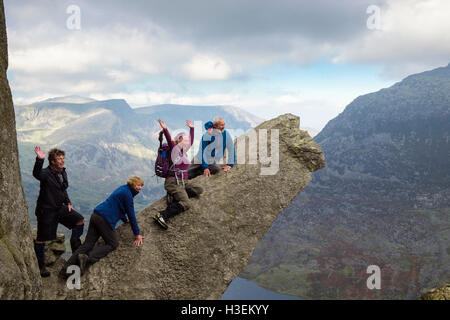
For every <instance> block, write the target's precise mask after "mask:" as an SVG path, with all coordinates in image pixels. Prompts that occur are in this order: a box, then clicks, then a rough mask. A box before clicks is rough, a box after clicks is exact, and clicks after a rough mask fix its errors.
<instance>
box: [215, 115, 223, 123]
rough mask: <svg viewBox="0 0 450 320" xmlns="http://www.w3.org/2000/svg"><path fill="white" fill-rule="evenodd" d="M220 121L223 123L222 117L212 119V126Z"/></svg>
mask: <svg viewBox="0 0 450 320" xmlns="http://www.w3.org/2000/svg"><path fill="white" fill-rule="evenodd" d="M220 121H225V120H224V119H223V118H222V117H219V116H217V117H214V119H213V123H214V124H218V123H219V122H220Z"/></svg>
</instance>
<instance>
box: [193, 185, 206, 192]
mask: <svg viewBox="0 0 450 320" xmlns="http://www.w3.org/2000/svg"><path fill="white" fill-rule="evenodd" d="M193 189H194V191H195V193H196V194H202V193H203V192H204V191H205V190H204V189H203V187H201V186H195V187H194V188H193Z"/></svg>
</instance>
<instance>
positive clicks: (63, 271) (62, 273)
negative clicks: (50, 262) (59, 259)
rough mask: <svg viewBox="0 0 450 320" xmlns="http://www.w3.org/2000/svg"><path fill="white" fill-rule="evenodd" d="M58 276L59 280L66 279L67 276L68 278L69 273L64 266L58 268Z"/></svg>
mask: <svg viewBox="0 0 450 320" xmlns="http://www.w3.org/2000/svg"><path fill="white" fill-rule="evenodd" d="M58 278H60V279H61V280H67V278H69V275H68V274H67V267H66V266H64V267H62V269H61V270H59V273H58Z"/></svg>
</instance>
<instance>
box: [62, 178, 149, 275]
mask: <svg viewBox="0 0 450 320" xmlns="http://www.w3.org/2000/svg"><path fill="white" fill-rule="evenodd" d="M143 186H144V181H142V179H141V178H139V177H137V176H132V177H131V178H130V179H128V181H127V184H126V185H123V186H120V187H119V188H117V189H116V190H115V191H114V192H113V193H112V194H111V195H110V196H109V197H108V199H106V200H105V201H104V202H102V203H101V204H99V205H98V206H97V207H95V209H94V213H93V214H92V215H91V218H90V220H89V227H88V232H87V235H86V239H85V241H84V243H83V244H82V245H81V246H80V247H79V248H78V250H77V251H75V252H74V253H73V254H72V256H71V257H70V258H69V260H68V261H67V262H66V264H65V265H64V267H63V268H62V269H61V271H60V273H59V275H60V277H61V278H64V279H65V278H67V277H68V275H67V268H68V267H69V266H71V265H79V266H80V271H81V274H84V273H85V271H86V270H87V268H88V267H89V266H90V265H92V264H94V263H96V262H97V261H99V260H100V259H101V258H103V257H106V256H107V255H108V254H109V253H110V252H111V251H114V250H115V249H116V248H117V247H118V246H119V240H118V238H117V234H116V232H115V231H114V229H115V227H116V224H117V222H118V221H119V220H122V221H123V222H124V223H128V222H129V223H130V226H131V229H132V230H133V233H134V235H135V240H134V245H135V246H136V247H139V246H140V245H141V244H142V243H143V239H144V237H143V236H142V235H140V230H139V226H138V224H137V220H136V214H135V212H134V202H133V198H134V197H135V196H136V195H137V194H138V193H139V191H141V189H142V187H143ZM100 237H102V238H103V240H104V241H105V244H104V245H97V246H95V244H96V242H97V240H98V239H99V238H100Z"/></svg>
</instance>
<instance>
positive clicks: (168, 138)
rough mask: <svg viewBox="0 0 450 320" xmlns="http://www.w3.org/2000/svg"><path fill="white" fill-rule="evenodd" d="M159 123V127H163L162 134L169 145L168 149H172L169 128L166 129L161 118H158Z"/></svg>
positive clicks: (172, 144)
mask: <svg viewBox="0 0 450 320" xmlns="http://www.w3.org/2000/svg"><path fill="white" fill-rule="evenodd" d="M158 122H159V125H160V126H161V128H162V129H163V132H164V136H165V137H166V140H167V144H168V145H169V148H170V149H173V147H174V146H175V145H174V143H173V141H172V137H171V136H170V133H169V130H168V129H167V125H166V123H165V122H164V121H162V120H158Z"/></svg>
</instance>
